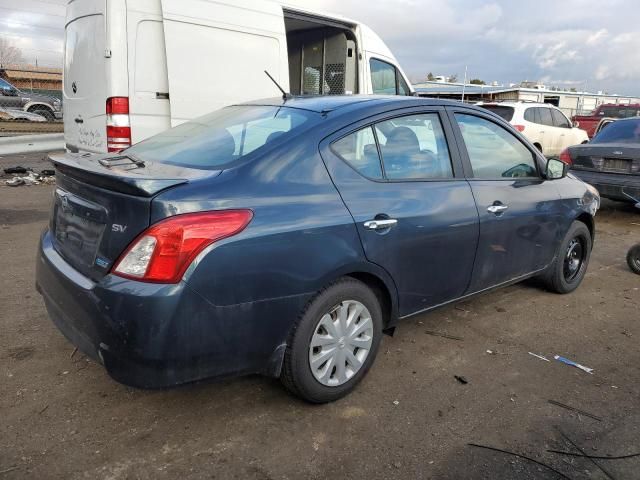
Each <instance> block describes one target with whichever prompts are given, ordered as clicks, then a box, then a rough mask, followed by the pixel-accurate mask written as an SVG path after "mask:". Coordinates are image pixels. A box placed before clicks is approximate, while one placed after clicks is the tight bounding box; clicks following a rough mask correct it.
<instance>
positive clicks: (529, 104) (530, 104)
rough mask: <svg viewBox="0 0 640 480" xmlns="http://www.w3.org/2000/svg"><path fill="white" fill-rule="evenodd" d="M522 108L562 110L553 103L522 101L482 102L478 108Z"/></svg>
mask: <svg viewBox="0 0 640 480" xmlns="http://www.w3.org/2000/svg"><path fill="white" fill-rule="evenodd" d="M516 105H517V106H522V107H550V108H557V109H558V110H560V109H559V108H558V107H556V106H555V105H553V104H551V103H543V102H529V101H522V100H514V101H512V102H480V103H478V106H480V107H486V106H492V107H500V106H503V107H514V106H516Z"/></svg>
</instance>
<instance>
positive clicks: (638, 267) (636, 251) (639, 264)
mask: <svg viewBox="0 0 640 480" xmlns="http://www.w3.org/2000/svg"><path fill="white" fill-rule="evenodd" d="M627 264H628V265H629V268H630V269H631V271H632V272H633V273H637V274H638V275H640V243H639V244H637V245H634V246H633V247H631V248H630V249H629V252H628V253H627Z"/></svg>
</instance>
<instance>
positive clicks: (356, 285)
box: [280, 277, 382, 403]
mask: <svg viewBox="0 0 640 480" xmlns="http://www.w3.org/2000/svg"><path fill="white" fill-rule="evenodd" d="M348 301H356V302H359V303H361V304H362V305H364V306H365V307H366V309H367V310H368V311H369V314H370V317H371V320H372V324H373V333H372V335H371V337H372V342H371V347H370V349H369V353H368V354H367V356H366V358H365V359H364V361H363V362H362V366H361V367H360V369H359V370H357V372H356V373H355V374H353V376H352V377H351V378H350V379H348V380H347V381H346V382H345V383H343V384H341V385H336V386H328V385H324V384H322V383H320V381H319V380H317V379H316V377H315V376H314V374H313V372H312V369H311V366H310V356H309V355H310V346H311V340H312V337H313V335H314V333H315V332H316V331H317V329H318V328H320V325H319V324H320V319H321V318H322V317H323V316H324V315H325V314H328V313H330V312H334V311H335V310H336V307H338V306H340V305H342V304H343V303H342V302H348ZM381 336H382V310H381V308H380V301H379V300H378V298H377V297H376V295H375V293H374V292H373V291H372V290H371V289H370V288H369V287H367V285H365V284H364V283H362V282H361V281H359V280H356V279H354V278H350V277H344V278H341V279H340V280H338V281H336V282H334V283H332V284H331V285H329V286H328V287H326V288H325V289H323V290H321V291H320V292H319V293H318V294H317V295H316V296H315V297H314V299H313V300H312V301H311V302H309V304H308V305H307V306H306V308H305V310H304V311H303V313H302V315H301V316H300V318H299V320H298V322H297V323H296V325H295V326H294V327H293V330H292V332H291V334H290V337H289V341H288V342H287V350H286V351H285V355H284V363H283V366H282V374H281V376H280V380H281V381H282V383H283V384H284V386H285V387H286V389H287V390H289V392H291V393H292V394H294V395H296V396H298V397H301V398H303V399H304V400H306V401H308V402H311V403H327V402H332V401H334V400H338V399H339V398H342V397H344V396H345V395H347V394H348V393H349V392H351V391H352V390H353V389H354V388H355V387H356V385H357V384H358V383H359V382H360V381H361V380H362V378H363V377H364V376H365V375H366V374H367V371H368V370H369V368H370V367H371V365H372V364H373V361H374V360H375V357H376V354H377V352H378V347H379V345H380V338H381ZM342 348H344V346H343V347H342Z"/></svg>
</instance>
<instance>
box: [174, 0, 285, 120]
mask: <svg viewBox="0 0 640 480" xmlns="http://www.w3.org/2000/svg"><path fill="white" fill-rule="evenodd" d="M162 18H163V27H164V38H165V48H166V52H167V72H168V79H169V93H170V95H169V103H170V108H171V124H172V126H175V125H177V124H179V123H182V122H184V121H186V120H189V119H192V118H195V117H198V116H200V115H204V114H206V113H209V112H211V111H213V110H217V109H219V108H221V107H224V106H226V105H231V104H234V103H239V102H246V101H250V100H255V99H259V98H265V97H273V96H277V95H279V94H280V92H279V90H278V89H277V87H276V86H275V85H274V84H273V82H271V80H269V78H268V77H267V76H266V75H265V73H264V71H265V70H267V71H268V72H269V73H270V74H271V75H272V76H273V77H274V78H275V79H276V81H277V82H278V83H279V84H280V85H281V86H282V87H283V88H284V89H285V90H286V91H288V90H289V73H288V62H287V40H286V35H285V29H284V16H283V12H282V7H281V6H280V5H278V4H277V3H275V2H253V1H249V0H239V1H237V2H235V3H234V4H225V3H214V2H202V1H198V0H162Z"/></svg>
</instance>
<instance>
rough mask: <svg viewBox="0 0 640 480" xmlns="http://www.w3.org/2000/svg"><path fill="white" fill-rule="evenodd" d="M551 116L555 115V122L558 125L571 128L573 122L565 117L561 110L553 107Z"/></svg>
mask: <svg viewBox="0 0 640 480" xmlns="http://www.w3.org/2000/svg"><path fill="white" fill-rule="evenodd" d="M551 116H552V117H553V123H554V125H555V126H556V127H560V128H571V124H570V123H569V120H567V117H565V116H564V115H563V114H562V112H560V111H559V110H554V109H551Z"/></svg>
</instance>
